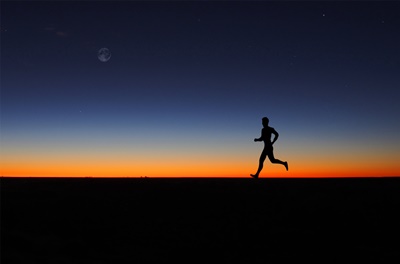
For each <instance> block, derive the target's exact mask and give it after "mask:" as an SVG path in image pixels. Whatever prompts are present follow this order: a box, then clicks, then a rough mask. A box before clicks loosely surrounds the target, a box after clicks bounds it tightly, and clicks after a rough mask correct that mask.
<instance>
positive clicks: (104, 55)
mask: <svg viewBox="0 0 400 264" xmlns="http://www.w3.org/2000/svg"><path fill="white" fill-rule="evenodd" d="M97 58H99V60H100V61H102V62H107V61H109V60H110V58H111V51H110V50H109V49H107V48H101V49H99V51H98V52H97Z"/></svg>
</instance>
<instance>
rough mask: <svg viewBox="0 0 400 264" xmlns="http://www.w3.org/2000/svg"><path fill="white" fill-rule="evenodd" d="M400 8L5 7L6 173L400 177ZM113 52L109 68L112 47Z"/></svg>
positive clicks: (189, 4) (174, 4) (3, 141)
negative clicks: (272, 139)
mask: <svg viewBox="0 0 400 264" xmlns="http://www.w3.org/2000/svg"><path fill="white" fill-rule="evenodd" d="M399 14H400V3H399V2H336V1H334V2H296V1H294V2H292V1H290V2H269V1H268V2H263V1H255V2H251V1H250V2H249V1H239V2H230V1H221V2H213V1H210V2H208V1H205V2H203V1H199V2H180V1H176V2H168V1H164V2H157V1H155V2H134V1H131V2H124V1H121V2H107V1H106V2H92V1H85V2H81V1H74V2H68V1H65V2H50V1H47V2H9V1H2V2H1V152H0V155H1V166H2V168H3V169H2V175H15V176H21V175H22V176H23V175H25V176H27V175H44V176H47V175H48V176H50V175H53V176H57V175H64V176H85V175H92V176H140V175H150V176H239V177H241V176H243V177H245V176H247V175H248V173H250V172H253V171H254V170H255V169H256V166H257V161H258V155H259V152H260V150H261V148H262V146H261V145H260V144H257V143H254V142H253V138H254V137H258V136H259V135H260V129H261V118H262V117H263V116H268V117H269V119H270V125H271V126H273V127H275V129H276V130H277V131H278V132H279V133H280V138H279V140H278V141H277V143H276V149H275V150H276V154H275V155H276V156H278V157H282V159H287V160H289V161H290V162H291V170H290V171H289V172H286V171H283V170H281V168H278V167H276V166H275V167H274V166H269V167H268V169H266V171H265V174H264V175H266V176H293V177H297V176H394V175H399V174H400V165H399V164H400V160H399V157H400V136H399V135H400V122H399V114H400V104H399V100H400V52H399V47H400V16H399ZM103 47H106V48H108V49H109V50H110V52H111V58H110V60H109V61H107V62H101V61H100V60H99V59H98V58H97V53H98V51H99V49H101V48H103Z"/></svg>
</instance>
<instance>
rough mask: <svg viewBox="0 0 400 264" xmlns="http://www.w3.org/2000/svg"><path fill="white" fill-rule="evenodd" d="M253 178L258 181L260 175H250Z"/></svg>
mask: <svg viewBox="0 0 400 264" xmlns="http://www.w3.org/2000/svg"><path fill="white" fill-rule="evenodd" d="M250 176H251V177H253V178H254V179H258V174H250Z"/></svg>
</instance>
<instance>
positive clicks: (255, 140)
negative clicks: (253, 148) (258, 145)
mask: <svg viewBox="0 0 400 264" xmlns="http://www.w3.org/2000/svg"><path fill="white" fill-rule="evenodd" d="M257 141H263V131H262V130H261V137H259V138H255V139H254V142H257Z"/></svg>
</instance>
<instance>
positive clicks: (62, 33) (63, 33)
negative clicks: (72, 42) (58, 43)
mask: <svg viewBox="0 0 400 264" xmlns="http://www.w3.org/2000/svg"><path fill="white" fill-rule="evenodd" d="M56 35H57V36H59V37H62V38H65V37H68V34H67V32H65V31H57V32H56Z"/></svg>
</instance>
